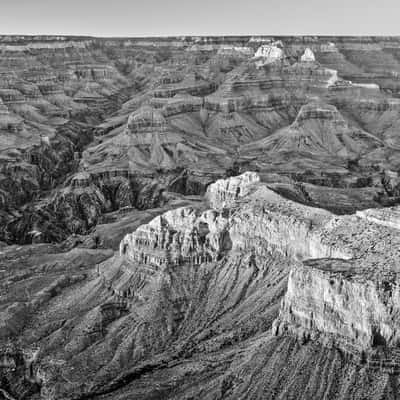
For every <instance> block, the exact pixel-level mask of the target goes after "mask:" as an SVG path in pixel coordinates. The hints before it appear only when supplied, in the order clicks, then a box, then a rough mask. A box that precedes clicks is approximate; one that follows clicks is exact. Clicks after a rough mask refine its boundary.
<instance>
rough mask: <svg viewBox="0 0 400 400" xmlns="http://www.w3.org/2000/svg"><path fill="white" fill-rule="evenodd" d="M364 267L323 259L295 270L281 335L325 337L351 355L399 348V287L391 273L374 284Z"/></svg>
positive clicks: (279, 330)
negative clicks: (379, 349)
mask: <svg viewBox="0 0 400 400" xmlns="http://www.w3.org/2000/svg"><path fill="white" fill-rule="evenodd" d="M360 264H361V265H360ZM362 264H363V263H362V262H361V263H360V262H359V261H347V262H346V261H344V260H340V259H323V260H313V261H311V260H310V261H307V262H305V263H304V265H302V266H297V267H294V268H293V269H292V271H291V273H290V275H289V281H288V290H287V293H286V295H285V298H284V300H283V302H282V306H281V314H280V317H279V319H278V320H277V321H276V324H275V328H276V329H277V332H276V333H281V334H282V333H285V331H289V332H293V333H295V334H297V335H299V336H300V337H301V338H302V339H303V340H304V339H305V340H307V339H309V338H314V339H316V338H318V336H321V335H322V340H325V341H326V342H327V343H329V341H331V342H335V341H336V342H337V343H338V344H339V346H343V348H344V349H345V350H347V351H349V352H351V351H354V349H358V350H372V349H373V348H376V347H377V346H387V347H391V348H396V347H398V346H399V344H400V331H399V322H400V321H399V311H400V310H399V298H400V286H399V285H398V282H397V280H396V279H394V278H395V276H394V275H392V274H390V273H388V274H382V275H381V276H380V278H379V279H370V278H369V276H368V271H367V270H365V269H364V268H363V265H362Z"/></svg>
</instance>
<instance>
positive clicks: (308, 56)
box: [300, 47, 315, 62]
mask: <svg viewBox="0 0 400 400" xmlns="http://www.w3.org/2000/svg"><path fill="white" fill-rule="evenodd" d="M300 60H301V62H315V55H314V53H313V51H312V50H311V49H310V48H309V47H307V48H306V49H305V50H304V53H303V55H302V56H301V58H300Z"/></svg>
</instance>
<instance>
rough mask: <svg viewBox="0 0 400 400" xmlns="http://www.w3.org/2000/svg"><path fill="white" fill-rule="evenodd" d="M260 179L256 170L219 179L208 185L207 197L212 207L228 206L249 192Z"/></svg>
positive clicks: (221, 207)
mask: <svg viewBox="0 0 400 400" xmlns="http://www.w3.org/2000/svg"><path fill="white" fill-rule="evenodd" d="M259 181H260V177H259V176H258V174H257V173H255V172H245V173H244V174H242V175H239V176H236V177H233V178H230V179H219V180H218V181H216V182H215V183H213V184H211V185H210V186H209V187H208V189H207V193H206V197H207V199H208V201H209V203H210V205H211V207H212V208H215V209H223V208H228V207H230V206H232V205H233V204H234V202H235V201H236V200H238V199H239V198H240V197H244V196H245V195H246V194H248V190H249V189H250V188H251V187H252V186H253V184H255V183H257V182H259Z"/></svg>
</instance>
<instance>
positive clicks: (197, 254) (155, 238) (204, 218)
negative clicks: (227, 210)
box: [120, 207, 231, 268]
mask: <svg viewBox="0 0 400 400" xmlns="http://www.w3.org/2000/svg"><path fill="white" fill-rule="evenodd" d="M227 226H228V220H227V219H226V218H224V217H223V216H222V215H221V214H220V213H218V212H216V211H213V210H208V211H205V212H200V211H198V210H196V209H193V208H191V207H183V208H178V209H176V210H171V211H168V212H166V213H164V214H163V215H161V216H158V217H156V218H154V219H153V220H152V221H150V222H149V223H148V224H146V225H142V226H141V227H139V228H138V229H137V230H136V231H135V232H133V233H131V234H128V235H126V236H125V238H124V239H123V240H122V242H121V244H120V255H121V256H125V257H127V258H128V259H129V260H131V261H133V262H135V263H139V264H145V265H150V266H153V267H156V268H166V267H168V266H169V265H180V264H182V263H184V262H189V263H192V264H201V263H205V262H211V261H215V260H217V259H218V258H219V257H220V256H221V255H222V254H223V253H224V252H225V251H227V250H229V249H230V246H231V243H230V240H229V236H228V235H227Z"/></svg>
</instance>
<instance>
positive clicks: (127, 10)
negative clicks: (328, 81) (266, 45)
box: [0, 0, 400, 37]
mask: <svg viewBox="0 0 400 400" xmlns="http://www.w3.org/2000/svg"><path fill="white" fill-rule="evenodd" d="M399 17H400V0H329V1H326V0H197V1H195V0H0V34H24V35H38V34H60V35H61V34H65V35H89V36H124V37H125V36H129V37H134V36H180V35H262V34H264V35H307V34H311V35H400V22H399Z"/></svg>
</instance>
